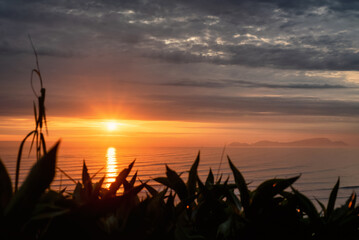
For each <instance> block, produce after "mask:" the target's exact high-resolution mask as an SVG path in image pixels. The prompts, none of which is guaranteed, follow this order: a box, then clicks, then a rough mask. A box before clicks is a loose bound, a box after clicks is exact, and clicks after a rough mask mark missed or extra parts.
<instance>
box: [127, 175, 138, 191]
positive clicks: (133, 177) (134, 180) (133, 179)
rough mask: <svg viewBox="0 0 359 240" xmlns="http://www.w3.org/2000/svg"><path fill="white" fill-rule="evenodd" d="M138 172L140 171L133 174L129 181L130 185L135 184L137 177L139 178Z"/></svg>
mask: <svg viewBox="0 0 359 240" xmlns="http://www.w3.org/2000/svg"><path fill="white" fill-rule="evenodd" d="M137 172H138V171H136V173H135V174H134V175H133V176H132V178H131V180H130V182H129V184H130V186H132V187H133V186H134V185H135V182H136V178H137Z"/></svg>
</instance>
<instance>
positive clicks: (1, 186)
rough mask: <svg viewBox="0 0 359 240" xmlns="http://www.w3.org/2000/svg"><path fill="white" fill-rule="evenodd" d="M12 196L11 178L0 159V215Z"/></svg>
mask: <svg viewBox="0 0 359 240" xmlns="http://www.w3.org/2000/svg"><path fill="white" fill-rule="evenodd" d="M11 198H12V187H11V179H10V177H9V174H8V173H7V170H6V168H5V166H4V164H3V162H2V161H1V159H0V216H1V215H2V213H3V211H4V209H5V207H6V206H7V205H8V203H9V201H10V199H11Z"/></svg>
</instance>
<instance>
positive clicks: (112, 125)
mask: <svg viewBox="0 0 359 240" xmlns="http://www.w3.org/2000/svg"><path fill="white" fill-rule="evenodd" d="M106 126H107V130H108V131H110V132H112V131H115V130H116V129H117V122H114V121H111V122H107V123H106Z"/></svg>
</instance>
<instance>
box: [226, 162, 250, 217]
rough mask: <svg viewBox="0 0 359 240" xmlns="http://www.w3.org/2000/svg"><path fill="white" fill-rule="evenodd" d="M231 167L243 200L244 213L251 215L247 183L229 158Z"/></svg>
mask: <svg viewBox="0 0 359 240" xmlns="http://www.w3.org/2000/svg"><path fill="white" fill-rule="evenodd" d="M227 158H228V163H229V166H230V167H231V170H232V172H233V176H234V180H235V182H236V185H237V187H238V190H239V193H240V198H241V204H242V206H243V209H244V213H245V214H246V215H247V216H248V215H249V200H250V197H249V190H248V187H247V184H246V181H245V180H244V178H243V176H242V174H241V173H240V172H239V171H238V169H237V168H236V167H235V166H234V165H233V163H232V161H231V159H230V158H229V157H228V156H227Z"/></svg>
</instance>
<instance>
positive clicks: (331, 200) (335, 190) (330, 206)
mask: <svg viewBox="0 0 359 240" xmlns="http://www.w3.org/2000/svg"><path fill="white" fill-rule="evenodd" d="M339 183H340V179H339V178H338V180H337V183H336V184H335V185H334V187H333V190H332V191H331V193H330V197H329V200H328V206H327V215H326V217H329V216H330V214H331V213H332V212H333V210H334V206H335V200H336V199H337V194H338V189H339Z"/></svg>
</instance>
